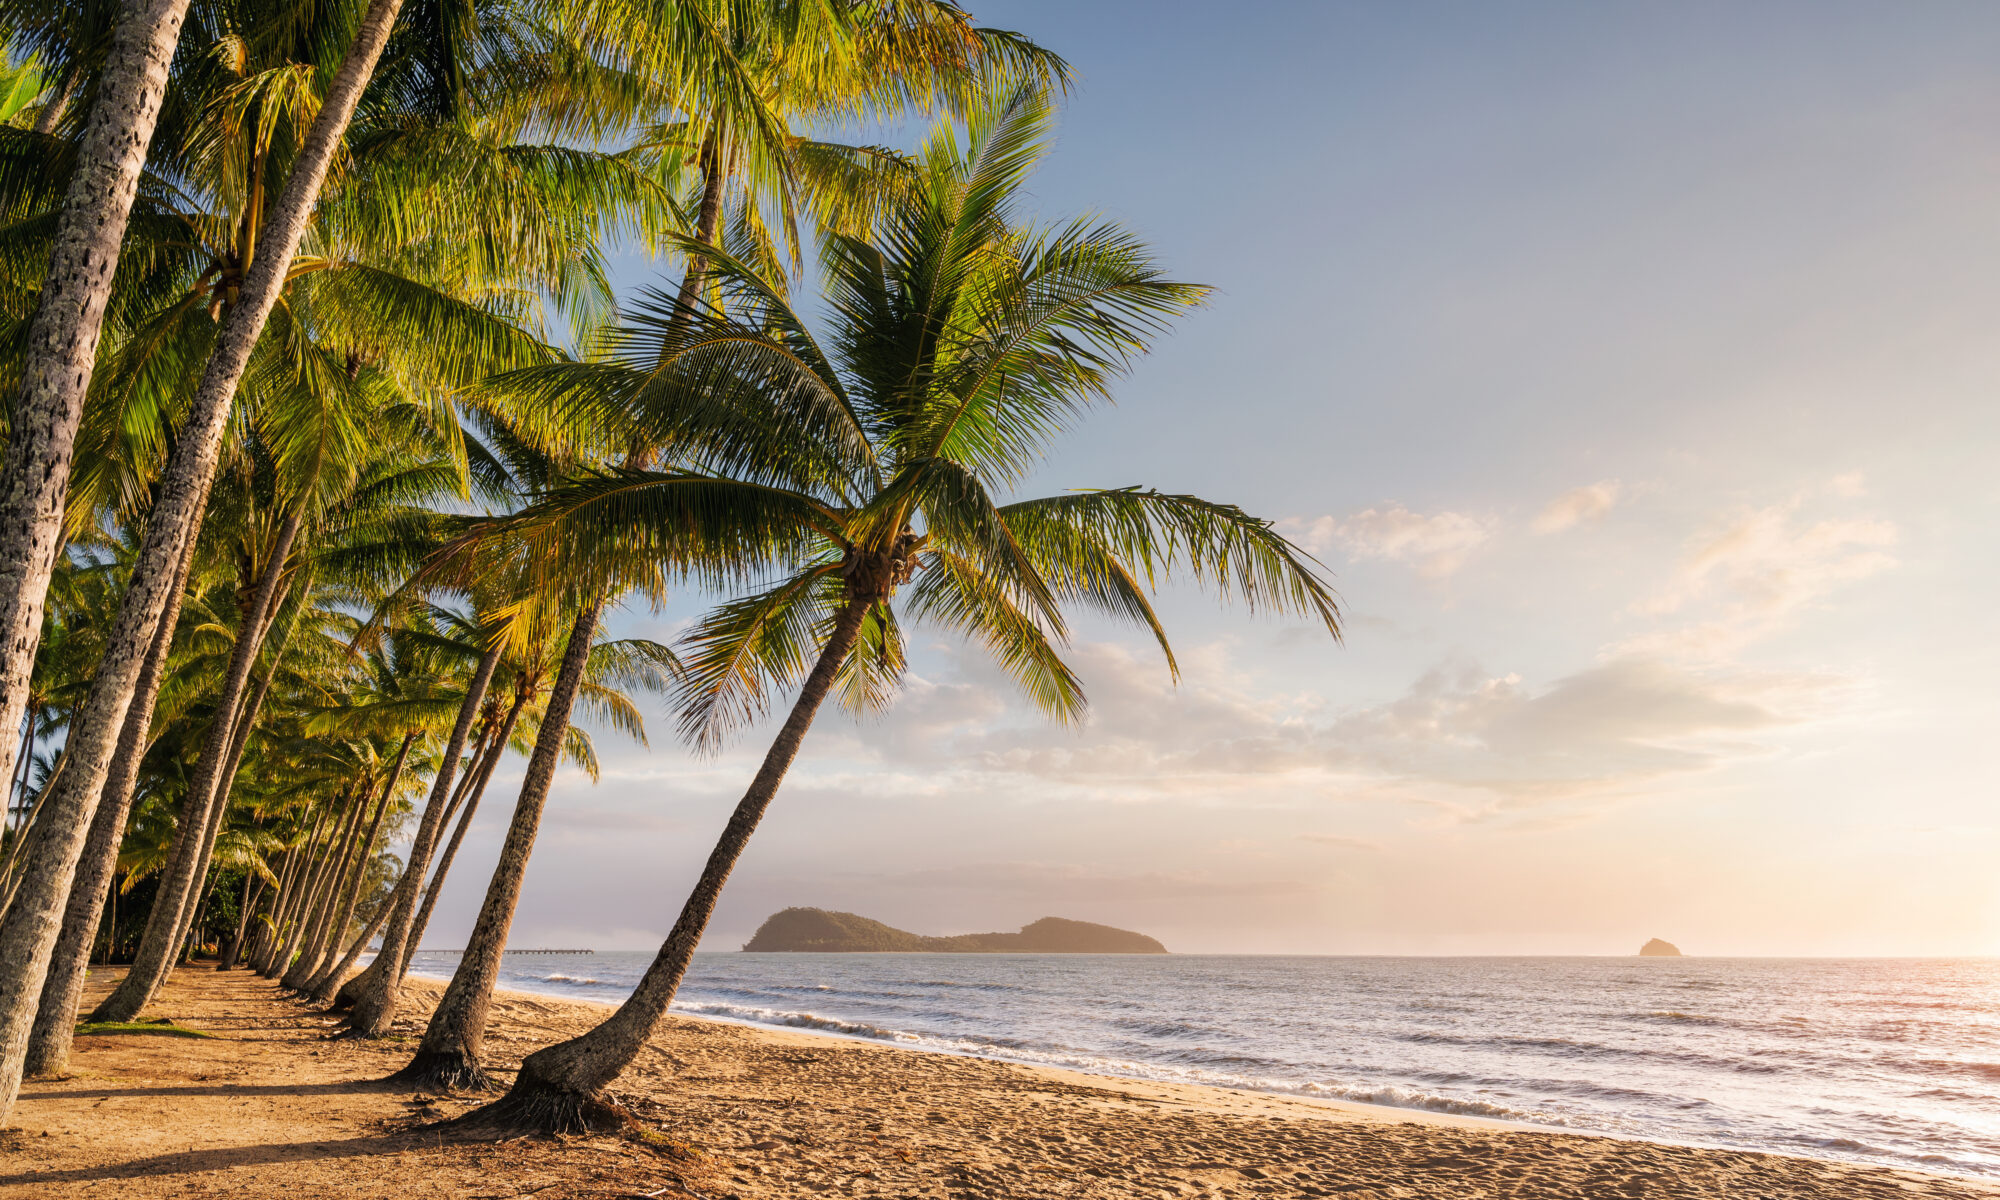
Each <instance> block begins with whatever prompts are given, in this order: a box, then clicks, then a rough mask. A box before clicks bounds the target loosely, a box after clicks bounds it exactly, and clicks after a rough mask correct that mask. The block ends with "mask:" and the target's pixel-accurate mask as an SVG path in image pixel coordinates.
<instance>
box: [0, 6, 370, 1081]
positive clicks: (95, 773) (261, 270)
mask: <svg viewBox="0 0 2000 1200" xmlns="http://www.w3.org/2000/svg"><path fill="white" fill-rule="evenodd" d="M165 6H166V5H165V4H162V5H160V7H165ZM401 6H402V0H369V4H368V9H367V13H366V15H365V16H364V17H363V19H362V21H361V23H360V26H359V29H358V30H357V32H356V34H355V36H354V40H353V42H352V43H351V45H349V46H348V47H347V52H346V53H345V55H344V56H343V57H342V59H341V62H340V66H339V69H338V70H337V71H336V72H335V74H334V77H333V80H332V82H331V84H330V85H329V86H328V88H327V92H326V95H325V97H324V99H323V100H322V102H321V104H320V107H319V111H318V112H317V113H316V114H315V115H314V117H313V120H312V122H311V124H310V126H309V127H308V130H307V132H306V135H305V137H304V138H303V139H302V141H301V144H300V152H299V154H298V155H297V157H296V159H295V161H294V162H293V163H292V170H291V172H290V174H289V176H288V177H287V179H286V181H285V185H284V187H283V188H282V189H280V190H279V192H278V194H277V196H276V197H275V199H274V200H273V202H272V205H271V217H270V225H269V232H268V234H267V239H266V244H265V245H264V246H263V247H262V248H261V252H260V253H259V254H258V255H257V257H256V258H254V259H252V260H251V263H250V265H249V267H248V269H247V270H246V271H245V273H244V275H243V286H242V290H241V292H240V294H239V296H238V299H237V301H236V303H235V304H234V305H233V306H232V307H231V308H230V311H229V313H228V315H227V316H226V317H224V319H223V321H222V325H221V328H220V329H219V330H218V332H217V334H216V342H215V349H214V352H213V354H212V355H211V356H210V357H209V359H208V362H207V366H206V367H205V368H204V371H203V374H202V381H201V383H200V385H199V386H198V387H197V388H196V390H195V394H194V402H193V404H192V405H191V406H190V408H189V412H188V417H187V420H186V421H185V422H184V423H183V427H182V438H183V441H182V444H181V445H180V447H179V452H178V453H176V455H175V457H174V464H173V467H172V468H170V469H169V471H168V472H167V475H166V477H165V478H164V479H163V480H162V483H161V489H160V499H159V500H158V502H157V503H156V504H155V505H154V509H153V514H152V517H151V519H150V520H149V521H148V524H147V530H146V540H145V543H144V546H143V548H142V550H141V551H140V556H139V561H138V563H137V565H136V566H135V568H134V570H133V576H132V580H131V583H130V584H129V585H128V588H127V592H126V597H125V602H124V604H123V605H122V606H121V610H120V613H119V617H118V621H117V624H116V625H115V626H114V628H113V633H112V636H111V638H110V639H109V641H110V648H109V649H108V650H107V651H106V653H105V655H104V659H103V666H102V668H101V669H100V671H99V673H98V675H97V677H96V679H95V680H94V682H93V686H92V689H91V693H92V694H91V696H90V698H89V699H88V700H86V701H85V704H84V706H83V712H82V713H81V714H80V715H81V716H82V718H83V719H82V720H79V721H78V722H77V725H76V727H75V729H74V730H73V731H72V734H71V742H72V743H73V744H72V745H71V746H70V747H69V753H70V755H71V756H72V760H73V762H74V763H75V766H74V768H73V769H72V770H71V772H70V773H69V779H68V780H67V782H66V786H65V788H64V789H63V790H60V791H57V792H56V793H54V794H53V795H52V796H51V797H50V806H51V807H50V818H49V824H48V825H47V826H46V829H47V838H46V841H45V843H44V844H45V846H46V848H47V850H46V854H45V855H44V856H43V858H44V861H43V862H42V863H41V864H39V865H38V867H37V869H36V870H35V871H33V872H32V873H30V874H29V875H27V876H25V877H24V879H23V883H22V887H21V891H20V894H19V897H18V899H17V901H16V902H15V904H14V905H12V906H11V907H10V908H9V909H8V911H7V915H6V918H5V920H0V1121H4V1120H5V1119H6V1117H7V1115H8V1114H9V1113H10V1112H11V1111H12V1110H13V1106H14V1100H15V1098H16V1097H17V1096H18V1095H19V1092H20V1080H21V1072H22V1069H23V1065H24V1056H23V1054H22V1053H21V1049H20V1048H22V1047H24V1046H25V1044H26V1042H27V1038H28V1032H29V1028H30V1026H31V1025H32V1024H33V1022H34V1016H35V1010H36V1006H37V1004H38V1002H39V1000H40V998H41V991H42V984H43V982H44V980H45V977H46V975H47V972H48V964H49V958H50V955H51V953H52V952H53V951H54V949H55V941H56V935H57V934H58V933H59V932H60V930H61V925H62V913H63V906H64V903H65V901H66V900H67V898H68V895H69V889H70V884H71V882H72V881H73V879H74V877H75V874H76V866H77V861H78V859H79V857H80V856H81V855H82V852H83V844H84V839H85V837H86V835H87V834H88V832H89V826H90V822H91V817H92V816H93V815H94V813H95V812H96V808H97V799H98V793H99V791H100V789H101V788H102V786H103V783H104V779H105V776H106V774H107V773H108V772H109V769H110V758H111V755H112V752H113V749H114V744H115V743H116V741H117V740H118V735H119V731H120V729H121V728H122V727H123V725H124V721H125V714H126V710H127V708H128V707H129V706H130V704H131V701H132V697H133V694H134V692H135V691H136V689H137V686H138V682H139V674H140V671H141V670H142V667H143V663H144V660H145V658H146V656H147V651H148V649H149V648H150V647H151V645H152V643H153V638H154V634H155V632H156V631H157V628H158V626H159V623H160V618H161V615H162V613H163V612H164V610H165V609H166V607H167V605H168V599H167V589H168V588H169V587H170V586H172V584H173V581H174V579H175V578H176V576H177V575H178V567H179V563H180V560H181V556H182V553H183V551H184V549H185V547H186V545H187V543H188V541H189V540H191V538H192V537H193V536H194V534H195V532H196V531H197V529H198V526H199V523H200V519H201V513H202V510H203V508H204V507H205V503H206V500H207V497H208V491H209V487H210V485H211V484H212V482H213V479H214V470H215V463H216V460H217V458H218V456H219V452H220V449H221V444H222V440H223V434H224V432H225V428H226V425H227V421H228V417H229V412H230V408H231V402H232V400H233V399H234V397H235V393H236V388H237V384H238V383H240V382H241V380H242V378H243V372H244V369H245V367H246V366H247V365H248V364H249V361H250V355H251V351H252V349H253V348H254V347H255V345H256V343H257V340H258V339H259V337H260V336H261V335H262V333H263V329H264V323H265V320H266V319H267V318H268V317H269V316H270V313H271V310H272V308H273V307H274V306H275V305H276V303H277V299H278V294H279V292H280V291H281V290H282V288H283V285H284V282H285V279H286V277H287V276H288V274H289V272H290V269H291V266H292V259H293V256H294V255H295V254H297V252H298V248H299V241H300V239H301V237H302V236H303V235H304V232H305V227H306V223H307V216H308V214H309V212H310V210H311V208H312V206H313V204H314V202H315V201H316V200H317V199H318V196H319V191H320V185H321V183H323V182H324V180H325V179H326V175H327V172H328V170H329V168H330V167H331V166H332V164H333V159H334V155H335V151H336V150H337V149H338V148H339V146H340V144H341V142H342V140H343V138H344V136H345V134H346V130H347V124H348V120H349V119H350V118H351V117H352V116H353V114H354V110H355V107H356V105H357V104H358V103H359V101H360V99H361V92H362V89H363V88H364V87H365V86H366V84H367V83H368V80H369V79H370V77H371V76H373V74H374V72H375V64H376V61H377V60H378V59H379V58H380V56H381V53H382V47H383V45H384V44H385V43H386V42H387V41H388V36H389V31H390V29H391V28H392V27H393V26H394V25H395V21H396V15H397V13H398V11H399V10H400V8H401ZM148 7H152V6H148ZM175 32H176V33H178V30H176V31H175ZM160 65H161V66H162V67H164V65H165V64H164V63H162V64H160ZM136 175H137V171H136V163H135V164H134V172H133V177H132V179H131V180H129V181H121V183H120V187H121V188H130V187H132V186H133V184H134V183H135V182H136ZM124 196H125V197H126V199H125V203H124V205H123V206H122V209H121V211H120V212H119V213H118V214H117V215H118V216H119V217H120V218H122V217H123V216H124V214H125V212H129V209H130V199H129V196H130V192H129V191H125V192H124ZM114 243H115V237H114ZM91 249H92V250H93V251H94V252H100V253H99V259H98V261H99V263H100V264H102V263H106V262H111V261H115V255H114V256H110V257H108V258H107V257H105V256H103V255H102V254H101V248H100V247H97V246H96V245H95V243H92V244H91ZM59 265H60V263H59V262H58V263H57V264H54V266H52V270H51V276H50V282H51V284H52V285H55V284H58V283H64V282H65V280H64V278H63V276H62V275H60V274H59V273H57V271H56V270H55V269H54V267H55V266H59ZM79 265H81V264H79ZM95 271H96V274H98V275H102V276H105V277H107V278H108V273H109V271H110V267H109V266H104V265H99V266H98V267H96V268H95ZM107 290H108V289H107ZM43 303H44V305H45V306H47V305H49V304H51V303H52V299H51V297H47V296H45V297H44V299H43ZM101 303H102V296H101V294H100V295H99V296H98V297H96V298H95V304H93V305H92V306H93V307H96V306H97V305H101ZM92 332H93V334H94V333H95V331H94V330H93V331H92ZM93 340H94V339H93ZM93 348H94V347H93ZM88 361H89V357H88V355H86V356H85V358H84V362H86V363H87V362H88ZM71 428H72V429H73V428H74V426H73V425H72V426H71ZM25 441H26V439H24V438H17V439H16V445H15V446H14V447H10V453H15V452H16V451H17V450H18V446H19V444H20V443H22V442H25ZM12 461H14V460H10V464H11V462H12ZM10 474H11V472H10ZM28 516H29V513H27V512H23V514H22V517H23V520H22V521H21V522H20V524H22V525H23V526H27V525H28V524H29V522H28V520H26V518H27V517H28ZM28 540H29V541H30V542H32V540H33V539H32V538H30V539H28ZM47 540H48V544H49V547H50V550H47V551H44V550H42V549H40V548H39V547H36V546H32V545H26V544H24V545H22V546H21V547H19V549H20V551H22V552H23V553H24V554H26V553H32V554H35V555H37V556H38V561H46V560H47V558H48V555H49V554H50V553H52V550H53V545H54V526H53V525H52V524H51V525H50V526H49V528H48V532H47ZM42 579H43V580H45V579H46V576H45V575H44V576H42ZM45 589H46V583H45V582H44V583H43V584H42V586H40V587H34V588H32V589H29V590H31V591H32V593H33V595H32V599H33V601H34V602H35V604H36V606H37V607H39V603H40V600H41V593H42V592H43V591H45ZM19 592H20V589H16V590H14V591H10V592H8V593H6V594H7V595H15V594H17V593H19ZM37 616H39V614H37ZM24 635H25V629H24ZM16 640H18V639H10V644H14V643H15V641H16ZM25 673H26V672H25V670H23V671H22V674H23V675H25ZM0 711H5V710H4V709H0ZM11 721H12V718H11V717H9V718H8V723H9V724H11Z"/></svg>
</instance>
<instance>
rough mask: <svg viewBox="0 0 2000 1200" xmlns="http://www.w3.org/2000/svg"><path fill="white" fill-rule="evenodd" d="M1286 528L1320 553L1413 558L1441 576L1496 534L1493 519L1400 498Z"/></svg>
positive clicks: (1421, 569)
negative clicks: (1417, 506)
mask: <svg viewBox="0 0 2000 1200" xmlns="http://www.w3.org/2000/svg"><path fill="white" fill-rule="evenodd" d="M1279 525H1280V528H1282V529H1283V530H1284V531H1285V533H1286V534H1287V535H1288V536H1290V537H1291V538H1293V539H1294V540H1295V541H1297V542H1299V543H1300V544H1301V545H1303V546H1305V547H1306V548H1307V549H1308V550H1311V551H1313V552H1314V553H1316V554H1319V553H1325V552H1327V551H1329V550H1334V549H1338V550H1342V551H1344V552H1346V554H1347V556H1348V557H1349V558H1351V559H1357V560H1358V559H1369V558H1379V559H1387V560H1389V561H1391V562H1401V563H1409V564H1411V565H1412V566H1413V567H1415V568H1416V571H1417V574H1419V575H1422V576H1424V577H1425V578H1427V579H1441V578H1443V577H1444V576H1446V575H1449V574H1451V573H1452V572H1454V571H1456V570H1458V569H1459V568H1460V567H1461V566H1464V565H1465V560H1466V558H1467V557H1468V556H1469V555H1470V554H1471V553H1472V552H1473V551H1474V550H1476V549H1478V548H1479V546H1480V545H1481V544H1483V543H1484V542H1485V541H1486V540H1487V539H1488V538H1490V537H1492V536H1493V532H1494V523H1493V522H1492V521H1491V520H1488V519H1486V518H1482V517H1474V516H1469V515H1467V514H1465V513H1456V512H1441V513H1436V514H1433V515H1431V516H1425V515H1423V514H1422V513H1414V512H1411V511H1410V510H1409V509H1407V508H1404V507H1403V506H1402V505H1400V504H1398V505H1395V506H1393V507H1389V508H1368V509H1363V510H1362V511H1360V512H1358V513H1355V514H1354V515H1353V516H1350V517H1347V518H1345V519H1340V518H1336V517H1317V518H1314V519H1312V520H1305V519H1303V518H1297V517H1294V518H1291V519H1290V520H1286V521H1282V522H1280V523H1279Z"/></svg>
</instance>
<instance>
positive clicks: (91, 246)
mask: <svg viewBox="0 0 2000 1200" xmlns="http://www.w3.org/2000/svg"><path fill="white" fill-rule="evenodd" d="M186 15H187V0H125V3H124V4H122V5H121V6H120V8H119V13H118V18H117V23H116V25H115V26H114V27H113V29H112V31H111V48H110V52H109V54H108V55H107V57H106V58H105V62H104V71H103V74H102V75H101V76H100V78H101V79H102V81H103V82H102V90H101V91H100V92H99V93H98V97H97V100H96V102H95V103H94V104H92V105H91V109H90V117H89V120H88V121H87V122H86V124H85V125H84V130H83V139H82V141H81V143H80V144H79V145H78V147H77V160H76V174H75V175H73V176H71V178H70V183H69V191H68V193H67V194H66V195H65V196H64V197H63V208H62V215H61V216H60V217H58V218H57V221H56V233H55V247H54V250H53V251H52V253H51V254H50V255H49V269H48V274H47V275H45V276H44V277H43V281H42V296H41V303H40V304H39V305H38V306H37V307H36V310H35V318H34V321H33V323H32V324H31V325H30V326H29V327H28V345H27V352H26V355H25V357H24V361H23V362H22V365H21V381H22V382H21V391H20V394H19V396H18V397H17V398H16V399H15V401H14V407H13V419H12V422H11V427H10V429H9V431H8V442H7V450H6V458H5V462H4V465H0V729H13V728H14V727H15V726H16V725H18V724H20V721H21V714H22V712H23V711H24V710H25V709H26V707H27V700H28V677H29V676H30V675H31V674H32V673H33V671H34V666H35V650H36V648H37V647H38V646H39V644H40V642H41V636H42V605H43V603H44V601H45V600H46V599H47V598H48V591H49V577H50V575H51V574H52V573H53V571H54V570H55V558H56V552H57V545H58V543H59V542H60V540H61V536H62V516H63V500H64V494H65V492H66V491H67V489H68V487H69V474H70V465H71V456H72V455H73V454H74V453H75V452H76V428H77V422H78V421H79V420H80V419H81V418H82V415H83V397H84V393H85V392H86V391H88V390H89V388H90V376H91V370H92V368H93V367H94V366H95V365H96V361H97V343H98V339H99V337H100V336H101V335H102V334H103V332H104V310H105V304H106V302H107V301H108V300H109V299H110V297H111V280H112V276H113V275H114V273H115V272H116V271H117V269H118V248H119V244H120V243H121V242H122V241H124V239H125V225H126V223H127V221H129V220H130V218H131V215H132V198H133V196H134V195H136V194H137V191H138V186H139V174H140V172H141V171H142V170H144V168H145V165H146V150H147V147H148V146H149V145H151V143H152V140H153V127H154V125H155V124H156V123H157V122H158V120H159V116H160V99H161V97H162V96H163V95H164V94H165V93H166V88H167V68H168V66H169V64H171V63H172V61H173V57H174V47H175V46H177V45H178V44H179V43H180V38H181V19H182V18H183V17H185V16H186ZM13 774H14V758H13V747H11V746H0V779H11V778H12V777H13ZM40 985H41V981H40V979H39V977H38V978H37V979H36V980H35V986H36V987H37V988H39V987H40ZM12 1048H13V1047H12V1043H11V1042H9V1041H7V1040H6V1039H4V1038H0V1058H5V1057H8V1056H9V1052H10V1049H12ZM15 1086H16V1087H17V1086H18V1085H15ZM13 1095H14V1087H5V1088H0V1120H4V1119H5V1117H6V1113H7V1110H8V1109H9V1108H11V1107H12V1104H13Z"/></svg>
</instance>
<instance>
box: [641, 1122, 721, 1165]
mask: <svg viewBox="0 0 2000 1200" xmlns="http://www.w3.org/2000/svg"><path fill="white" fill-rule="evenodd" d="M630 1136H631V1137H632V1139H633V1140H634V1141H637V1142H640V1143H642V1144H644V1145H647V1146H651V1147H652V1148H653V1149H655V1150H657V1151H659V1152H660V1153H661V1154H664V1155H666V1156H667V1157H668V1158H671V1159H673V1160H674V1161H675V1162H699V1161H700V1160H702V1159H704V1158H706V1157H708V1156H707V1155H706V1154H703V1153H702V1152H701V1147H699V1146H696V1145H695V1144H694V1143H693V1142H688V1141H683V1140H682V1139H680V1138H677V1137H670V1136H668V1135H667V1134H664V1133H656V1132H654V1131H653V1130H651V1129H642V1128H637V1127H635V1128H634V1129H633V1130H632V1131H631V1134H630Z"/></svg>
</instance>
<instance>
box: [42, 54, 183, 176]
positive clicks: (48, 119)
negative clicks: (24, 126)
mask: <svg viewBox="0 0 2000 1200" xmlns="http://www.w3.org/2000/svg"><path fill="white" fill-rule="evenodd" d="M174 41H175V42H179V41H180V35H179V34H176V35H175V36H174ZM169 57H171V55H169ZM82 75H83V62H82V59H81V57H80V56H72V57H71V58H70V63H69V66H67V67H64V68H63V73H62V78H61V80H59V81H58V82H57V84H56V94H55V95H53V96H50V97H49V98H48V99H47V100H46V101H44V102H43V104H42V111H40V112H38V113H36V114H35V125H34V130H35V132H36V133H39V134H43V135H47V134H51V133H54V132H55V128H56V122H57V121H60V120H62V116H63V113H64V112H65V111H67V110H68V108H69V102H70V97H72V96H74V95H76V82H77V80H78V79H79V78H81V77H82ZM148 140H149V141H150V140H151V138H150V135H149V136H148ZM128 203H129V202H128Z"/></svg>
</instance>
